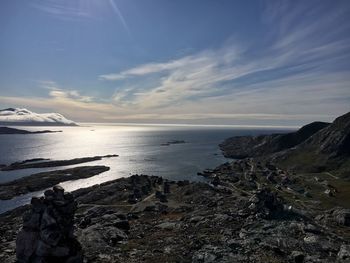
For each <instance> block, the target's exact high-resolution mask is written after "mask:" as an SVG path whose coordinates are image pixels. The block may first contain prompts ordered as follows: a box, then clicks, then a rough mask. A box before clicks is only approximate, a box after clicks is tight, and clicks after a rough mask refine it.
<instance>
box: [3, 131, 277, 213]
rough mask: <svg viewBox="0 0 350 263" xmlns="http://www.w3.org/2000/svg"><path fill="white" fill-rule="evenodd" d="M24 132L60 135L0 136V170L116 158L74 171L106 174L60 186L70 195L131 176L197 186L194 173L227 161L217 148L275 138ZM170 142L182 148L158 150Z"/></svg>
mask: <svg viewBox="0 0 350 263" xmlns="http://www.w3.org/2000/svg"><path fill="white" fill-rule="evenodd" d="M25 129H27V130H32V131H34V130H44V129H49V130H62V131H63V132H61V133H52V134H30V135H0V164H9V163H12V162H16V161H23V160H26V159H32V158H50V159H55V160H63V159H64V160H65V159H73V158H77V157H88V156H96V155H107V154H118V155H119V157H116V158H108V159H103V160H101V161H96V162H89V163H85V164H80V165H75V166H82V165H97V164H98V165H106V166H109V167H110V168H111V169H110V171H107V172H105V173H102V174H100V175H97V176H94V177H91V178H87V179H82V180H76V181H69V182H65V183H62V184H61V185H62V186H63V187H64V188H65V189H66V190H69V191H72V190H75V189H77V188H82V187H88V186H91V185H94V184H98V183H102V182H105V181H110V180H113V179H116V178H120V177H125V176H129V175H131V174H148V175H157V176H163V177H165V178H169V179H173V180H183V179H188V180H201V179H202V178H201V177H199V176H197V172H199V171H202V170H204V169H206V168H214V167H215V166H217V165H219V164H222V163H224V162H226V161H227V159H226V158H224V157H223V156H222V154H221V152H220V149H219V147H218V144H219V143H221V142H222V141H223V140H224V139H226V138H228V137H231V136H237V135H254V134H262V133H265V134H266V133H272V132H276V130H274V131H273V130H266V129H265V130H261V129H260V130H258V129H249V130H248V129H241V128H240V129H238V128H229V127H215V128H214V127H198V126H195V127H190V126H151V125H149V126H147V125H129V126H127V125H93V124H89V125H84V126H81V127H57V128H56V127H55V128H53V127H25ZM278 132H281V130H279V131H278ZM172 140H184V141H185V142H186V143H184V144H171V145H169V146H162V145H161V144H162V143H167V142H168V141H172ZM70 167H74V166H66V167H54V168H45V169H24V170H18V171H9V172H0V182H7V181H11V180H14V179H17V178H20V177H24V176H28V175H30V174H33V173H37V172H42V171H49V170H57V169H63V168H70ZM41 193H42V192H38V193H35V194H41ZM32 195H33V193H32V194H30V195H25V196H21V197H18V198H15V199H13V200H10V201H0V212H3V211H6V210H8V209H10V208H13V207H16V206H18V205H22V204H23V203H26V202H28V200H29V199H30V197H31V196H32Z"/></svg>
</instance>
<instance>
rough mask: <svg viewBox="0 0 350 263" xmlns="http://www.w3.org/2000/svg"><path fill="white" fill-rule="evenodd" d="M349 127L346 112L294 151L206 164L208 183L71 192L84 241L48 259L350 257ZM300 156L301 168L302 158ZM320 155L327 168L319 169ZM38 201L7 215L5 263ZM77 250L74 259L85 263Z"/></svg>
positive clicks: (136, 178) (121, 183)
mask: <svg viewBox="0 0 350 263" xmlns="http://www.w3.org/2000/svg"><path fill="white" fill-rule="evenodd" d="M349 124H350V120H349V114H346V115H344V116H342V117H340V118H338V119H336V120H335V121H334V122H333V123H332V124H328V125H325V127H323V128H320V129H316V130H318V131H315V132H311V133H312V134H311V135H309V136H307V138H302V139H298V140H295V141H293V142H291V143H290V145H292V146H290V148H288V147H287V148H285V147H282V148H283V149H281V150H273V151H272V152H270V153H266V154H265V155H264V156H250V155H249V156H245V158H242V159H240V160H233V161H230V162H227V163H225V164H222V165H220V166H218V167H216V168H214V169H212V170H205V171H203V172H201V173H200V175H201V176H204V177H205V178H206V182H203V183H201V182H189V181H171V180H165V179H163V178H161V177H154V176H147V175H133V176H131V177H128V178H121V179H118V180H115V181H110V182H106V183H103V184H101V185H95V186H92V187H89V188H85V189H79V190H77V191H74V192H73V193H72V200H73V199H74V203H75V202H76V204H77V208H76V211H75V217H74V220H73V221H72V222H71V223H70V224H69V227H72V226H74V228H73V230H74V231H73V232H74V236H71V238H74V240H76V241H77V243H76V244H79V246H77V249H75V250H74V251H73V252H72V253H69V254H68V255H65V256H64V255H61V257H60V258H57V257H56V258H55V259H54V260H56V261H42V262H71V261H68V259H69V258H70V257H71V256H74V255H79V256H80V255H81V254H80V252H82V254H83V257H84V262H125V263H131V262H133V263H136V262H193V263H199V262H201V263H209V262H242V263H243V262H244V263H248V262H271V263H277V262H281V263H282V262H295V263H302V262H310V263H311V262H315V263H316V262H323V263H328V262H349V261H350V201H349V200H350V180H349V179H350V178H349V172H348V171H349V170H348V149H349V148H347V146H348V143H349V132H350V129H349V127H350V126H349ZM321 126H322V125H321ZM280 137H281V136H279V138H280ZM292 137H294V136H292ZM297 137H298V136H297ZM295 142H299V143H297V144H295ZM231 145H232V144H231ZM269 145H270V144H269ZM241 146H242V149H243V147H246V144H244V143H242V144H241ZM221 147H222V148H223V149H224V150H225V151H226V154H228V153H229V150H230V151H231V153H234V151H235V150H234V149H232V148H229V145H228V144H227V145H222V146H221ZM236 148H237V145H235V149H236ZM242 151H243V150H242ZM300 155H301V156H303V158H302V160H301V161H302V162H303V164H305V166H306V167H304V168H300V167H301V165H300V164H299V163H298V162H296V161H297V160H298V158H301V157H300ZM308 156H310V159H307V158H308ZM321 157H322V158H321ZM318 158H320V159H318ZM307 160H309V161H310V163H309V162H307ZM321 161H322V165H323V168H322V169H321V170H320V169H314V168H315V167H319V165H321ZM310 168H312V169H310ZM45 198H46V196H45V197H44V199H41V200H45ZM56 199H57V197H55V196H53V199H52V200H53V201H55V200H56ZM35 200H37V199H34V201H33V200H32V205H27V206H22V207H19V208H17V209H14V210H12V211H9V212H6V213H4V214H2V215H1V216H0V236H1V245H0V251H1V252H0V258H1V259H2V260H4V261H8V262H14V261H15V260H16V250H17V253H19V252H20V251H23V249H19V248H18V245H17V249H16V238H17V242H19V240H21V234H18V233H21V232H19V231H23V230H21V229H22V226H23V228H24V227H25V224H27V223H26V222H27V221H28V218H32V217H23V218H22V215H23V214H26V213H33V209H35V206H34V205H33V203H34V202H37V201H35ZM61 201H62V200H61ZM43 202H44V201H43ZM63 203H64V202H63ZM63 203H62V202H61V203H59V204H63ZM62 207H63V206H62ZM45 209H46V208H45ZM63 211H65V210H64V209H63ZM67 212H68V210H67ZM53 219H54V220H53V225H55V226H59V225H60V223H59V221H60V220H59V219H57V217H53ZM38 226H39V228H40V231H41V229H45V227H42V225H41V222H39V223H38V222H37V223H36V227H38ZM70 229H71V228H70ZM40 231H39V232H40ZM48 233H49V234H50V233H51V232H48ZM62 233H66V232H64V231H63V232H62ZM70 233H71V232H70ZM62 235H64V234H62ZM40 236H41V234H40ZM63 240H68V238H67V239H63ZM39 241H40V240H39ZM39 241H38V242H39ZM41 241H43V240H41ZM41 241H40V242H41ZM59 242H63V243H61V244H63V246H66V245H67V243H64V241H61V240H60V241H59ZM46 244H47V243H46ZM57 244H58V243H57ZM80 246H81V248H82V250H80V249H78V248H80ZM29 247H30V246H29ZM20 248H21V247H20ZM55 248H57V246H56V245H55V244H53V245H50V246H49V247H47V249H46V250H45V249H44V252H43V253H42V254H45V253H48V254H46V255H50V254H49V253H51V252H52V251H54V250H55ZM40 249H41V247H40V246H36V247H35V248H31V249H30V250H29V251H31V254H30V257H33V258H37V257H38V256H40V255H42V254H38V250H40ZM47 251H51V252H47ZM66 252H67V250H66ZM56 256H57V255H56ZM79 256H78V258H77V261H73V262H81V260H82V259H81V257H80V258H79ZM17 258H18V259H20V257H18V256H17ZM79 260H80V261H79ZM20 262H35V261H33V260H32V258H30V260H29V261H20Z"/></svg>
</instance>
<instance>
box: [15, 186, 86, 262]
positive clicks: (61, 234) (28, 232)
mask: <svg viewBox="0 0 350 263" xmlns="http://www.w3.org/2000/svg"><path fill="white" fill-rule="evenodd" d="M76 208H77V203H76V201H75V200H74V197H73V195H72V194H71V193H68V192H66V193H65V192H64V189H63V188H62V187H60V186H55V187H53V189H49V190H47V191H45V193H44V197H41V198H38V197H33V198H32V200H31V210H30V211H29V212H27V213H26V214H24V215H23V227H22V229H21V230H20V232H19V233H18V235H17V240H16V256H17V260H18V262H20V263H31V262H35V263H37V262H38V263H46V262H50V263H51V262H53V263H55V262H60V263H64V262H67V263H68V262H69V263H80V262H83V255H82V249H81V246H80V244H79V242H78V241H77V240H76V239H75V237H74V235H73V230H74V213H75V210H76Z"/></svg>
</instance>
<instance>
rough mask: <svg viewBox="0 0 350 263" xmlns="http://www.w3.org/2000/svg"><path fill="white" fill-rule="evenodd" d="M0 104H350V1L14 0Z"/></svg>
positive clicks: (113, 110) (260, 120) (282, 114)
mask: <svg viewBox="0 0 350 263" xmlns="http://www.w3.org/2000/svg"><path fill="white" fill-rule="evenodd" d="M0 39H1V41H0V91H1V93H0V106H1V108H4V107H10V106H11V107H26V108H28V109H31V110H33V111H37V112H50V111H55V112H60V113H62V114H64V115H65V116H66V117H68V118H71V119H73V120H76V121H83V122H86V121H91V122H144V123H188V124H233V125H287V126H294V125H302V124H305V123H308V122H310V121H313V120H324V121H331V120H332V119H333V118H334V117H336V116H338V115H341V114H343V113H345V112H347V111H349V110H350V103H349V102H350V86H349V84H350V2H349V1H347V0H318V1H313V0H310V1H292V0H290V1H288V0H284V1H283V0H269V1H262V0H261V1H258V0H256V1H253V0H252V1H243V0H242V1H238V0H235V1H231V0H227V1H225V0H215V1H214V0H207V1H206V0H176V1H175V0H142V1H136V0H56V1H53V0H3V1H1V2H0Z"/></svg>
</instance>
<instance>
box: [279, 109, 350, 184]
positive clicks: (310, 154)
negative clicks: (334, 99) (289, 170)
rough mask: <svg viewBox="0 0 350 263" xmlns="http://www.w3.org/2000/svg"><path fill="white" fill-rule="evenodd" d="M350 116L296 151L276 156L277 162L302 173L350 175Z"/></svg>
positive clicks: (323, 131) (295, 149)
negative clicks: (327, 172) (332, 172)
mask: <svg viewBox="0 0 350 263" xmlns="http://www.w3.org/2000/svg"><path fill="white" fill-rule="evenodd" d="M349 157H350V112H349V113H347V114H345V115H342V116H340V117H338V118H336V119H335V120H334V122H333V123H332V124H331V125H329V126H327V127H326V128H324V129H322V130H320V131H318V132H317V133H315V134H314V135H312V136H311V137H310V138H308V139H307V140H305V141H304V142H303V143H301V144H299V145H297V147H295V148H294V149H288V150H286V151H284V152H281V153H278V154H276V156H274V159H275V161H276V162H278V163H279V164H280V165H283V166H284V167H294V169H295V170H298V171H307V172H322V171H334V170H337V171H338V172H339V173H340V174H344V175H347V176H348V177H349V178H350V176H349V174H348V171H350V161H349V159H350V158H349Z"/></svg>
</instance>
